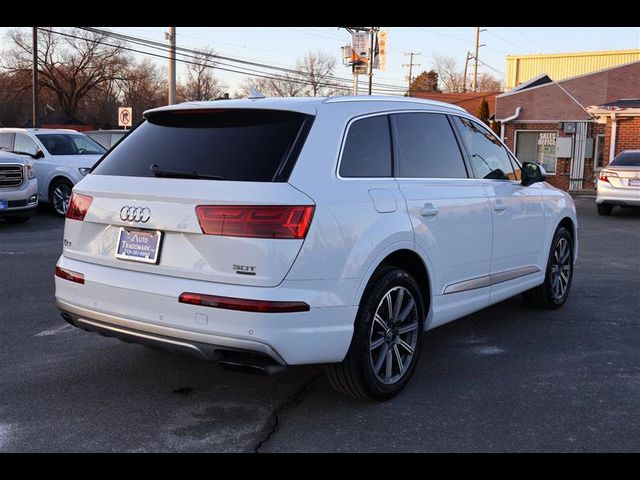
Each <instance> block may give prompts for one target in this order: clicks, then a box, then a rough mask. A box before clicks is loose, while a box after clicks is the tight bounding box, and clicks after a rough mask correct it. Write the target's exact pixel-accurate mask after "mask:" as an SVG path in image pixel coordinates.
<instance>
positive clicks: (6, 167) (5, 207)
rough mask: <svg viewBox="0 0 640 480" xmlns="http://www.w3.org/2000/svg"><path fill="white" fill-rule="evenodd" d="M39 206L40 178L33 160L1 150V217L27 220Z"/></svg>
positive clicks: (6, 219) (12, 220)
mask: <svg viewBox="0 0 640 480" xmlns="http://www.w3.org/2000/svg"><path fill="white" fill-rule="evenodd" d="M37 206H38V180H37V179H36V176H35V170H34V168H33V161H32V160H30V159H28V158H25V157H23V156H20V155H15V154H13V153H9V152H4V151H1V150H0V218H4V219H5V221H7V222H16V223H21V222H26V221H27V220H29V218H30V217H31V215H33V213H34V212H35V211H36V207H37Z"/></svg>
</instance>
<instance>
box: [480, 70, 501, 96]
mask: <svg viewBox="0 0 640 480" xmlns="http://www.w3.org/2000/svg"><path fill="white" fill-rule="evenodd" d="M477 88H478V91H479V92H501V91H502V81H501V80H500V79H498V78H496V77H494V76H493V75H491V74H489V73H481V74H479V75H478V87H477Z"/></svg>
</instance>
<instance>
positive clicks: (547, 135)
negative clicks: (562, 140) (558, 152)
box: [538, 132, 557, 146]
mask: <svg viewBox="0 0 640 480" xmlns="http://www.w3.org/2000/svg"><path fill="white" fill-rule="evenodd" d="M556 137H557V133H556V132H541V133H540V134H538V145H542V146H555V144H556Z"/></svg>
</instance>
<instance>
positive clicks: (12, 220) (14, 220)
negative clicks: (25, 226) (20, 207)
mask: <svg viewBox="0 0 640 480" xmlns="http://www.w3.org/2000/svg"><path fill="white" fill-rule="evenodd" d="M30 218H31V215H14V216H11V217H5V220H6V221H7V222H9V223H24V222H26V221H27V220H29V219H30Z"/></svg>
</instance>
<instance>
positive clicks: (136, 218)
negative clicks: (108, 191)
mask: <svg viewBox="0 0 640 480" xmlns="http://www.w3.org/2000/svg"><path fill="white" fill-rule="evenodd" d="M120 218H121V219H122V220H123V221H129V222H141V223H147V222H148V221H149V219H150V218H151V210H149V209H148V208H147V207H130V206H128V205H125V206H124V207H122V208H121V209H120Z"/></svg>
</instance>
